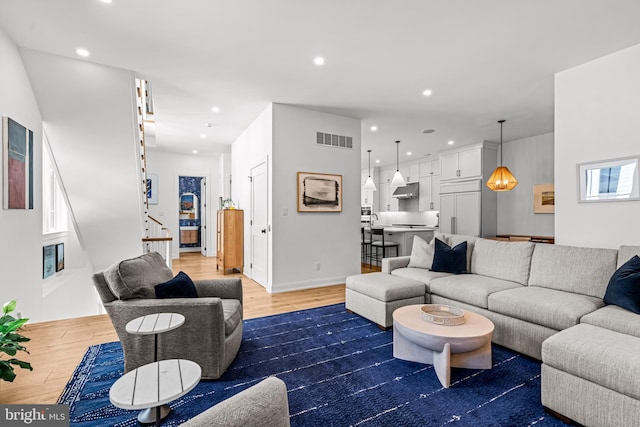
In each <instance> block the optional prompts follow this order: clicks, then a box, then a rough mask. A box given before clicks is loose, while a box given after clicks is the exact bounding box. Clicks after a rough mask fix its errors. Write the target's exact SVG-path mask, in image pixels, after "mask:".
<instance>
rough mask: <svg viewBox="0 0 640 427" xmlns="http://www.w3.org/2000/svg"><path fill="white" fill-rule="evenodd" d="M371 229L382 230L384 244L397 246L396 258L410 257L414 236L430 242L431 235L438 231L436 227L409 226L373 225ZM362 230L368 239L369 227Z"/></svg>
mask: <svg viewBox="0 0 640 427" xmlns="http://www.w3.org/2000/svg"><path fill="white" fill-rule="evenodd" d="M373 228H383V229H384V240H385V242H387V241H388V242H395V243H397V244H398V256H408V255H411V248H412V247H413V238H414V237H415V236H420V237H421V238H423V239H424V240H425V241H427V242H430V241H431V239H433V233H434V232H435V231H436V230H438V228H436V227H427V226H424V225H409V224H391V225H374V226H373ZM364 229H365V234H367V238H369V237H370V233H371V227H368V226H365V227H364Z"/></svg>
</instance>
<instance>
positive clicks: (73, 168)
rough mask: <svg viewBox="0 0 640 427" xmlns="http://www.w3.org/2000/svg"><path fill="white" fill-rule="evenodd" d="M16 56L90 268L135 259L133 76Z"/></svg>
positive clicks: (138, 218)
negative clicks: (34, 97) (37, 109)
mask: <svg viewBox="0 0 640 427" xmlns="http://www.w3.org/2000/svg"><path fill="white" fill-rule="evenodd" d="M20 53H21V55H22V58H23V62H24V64H25V69H26V71H27V75H28V76H29V80H30V82H31V86H32V88H33V91H34V93H35V96H36V99H37V102H38V106H39V109H40V112H41V114H42V120H43V121H44V124H43V127H44V130H45V132H46V134H47V137H48V139H49V143H50V146H51V149H52V152H53V155H54V157H55V159H56V163H57V165H58V169H59V171H60V177H61V179H62V182H63V185H64V188H65V191H66V193H67V196H68V198H69V202H70V205H71V210H72V211H73V213H74V216H75V218H76V222H77V224H78V229H79V232H80V240H81V242H83V243H84V245H85V248H86V250H87V253H88V254H89V257H90V259H91V263H92V265H93V268H94V269H95V271H99V270H103V269H104V268H106V267H108V266H109V265H111V264H113V263H114V262H116V261H119V260H121V259H124V258H130V257H134V256H137V255H139V254H141V253H142V242H141V238H142V213H143V210H142V178H141V172H140V169H139V165H138V163H137V159H138V155H137V151H136V149H137V147H138V140H137V130H136V123H135V75H134V74H133V72H131V71H126V70H122V69H117V68H112V67H106V66H102V65H98V64H93V63H90V62H87V61H82V60H75V59H69V58H64V57H61V56H57V55H50V54H46V53H42V52H38V51H34V50H29V49H21V51H20Z"/></svg>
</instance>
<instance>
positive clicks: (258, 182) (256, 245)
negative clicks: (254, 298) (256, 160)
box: [251, 162, 270, 287]
mask: <svg viewBox="0 0 640 427" xmlns="http://www.w3.org/2000/svg"><path fill="white" fill-rule="evenodd" d="M267 178H268V176H267V163H266V162H264V163H261V164H260V165H258V166H256V167H254V168H252V169H251V278H252V279H253V280H255V281H256V282H257V283H259V284H260V285H262V286H264V287H266V286H267V283H268V280H269V264H268V261H269V258H268V253H269V232H270V230H269V224H268V222H269V219H268V215H267V213H268V200H269V199H268V190H269V187H268V180H267Z"/></svg>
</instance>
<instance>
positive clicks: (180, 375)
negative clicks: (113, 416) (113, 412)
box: [109, 359, 202, 426]
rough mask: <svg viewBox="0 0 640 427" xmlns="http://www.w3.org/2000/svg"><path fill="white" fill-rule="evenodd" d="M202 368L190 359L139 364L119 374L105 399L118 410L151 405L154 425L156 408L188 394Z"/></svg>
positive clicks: (158, 423)
mask: <svg viewBox="0 0 640 427" xmlns="http://www.w3.org/2000/svg"><path fill="white" fill-rule="evenodd" d="M201 375H202V369H201V368H200V365H198V364H197V363H196V362H192V361H191V360H183V359H168V360H161V361H159V362H152V363H148V364H146V365H142V366H140V367H139V368H136V369H134V370H133V371H129V372H127V373H126V374H125V375H123V376H122V377H120V378H119V379H118V381H116V382H115V383H114V384H113V385H112V386H111V389H110V390H109V400H110V401H111V403H112V404H113V405H114V406H117V407H118V408H122V409H146V408H155V412H156V416H155V417H154V418H155V419H154V421H155V424H156V426H159V425H160V421H161V420H162V417H160V416H159V412H160V407H161V406H162V405H164V404H165V403H169V402H171V401H172V400H175V399H177V398H179V397H180V396H183V395H185V394H187V393H189V392H190V391H191V390H192V389H193V388H194V387H195V386H196V385H197V384H198V382H199V381H200V377H201Z"/></svg>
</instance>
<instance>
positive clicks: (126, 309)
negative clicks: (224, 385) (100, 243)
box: [93, 252, 243, 379]
mask: <svg viewBox="0 0 640 427" xmlns="http://www.w3.org/2000/svg"><path fill="white" fill-rule="evenodd" d="M172 277H173V273H172V271H171V269H169V267H167V265H166V264H165V262H164V259H163V258H162V256H161V255H160V254H158V253H157V252H153V253H148V254H144V255H141V256H139V257H137V258H132V259H128V260H124V261H120V262H119V263H116V264H114V265H113V266H111V267H109V268H108V269H106V270H105V271H102V272H99V273H96V274H94V275H93V284H94V285H95V287H96V290H97V291H98V294H99V295H100V299H101V300H102V303H103V305H104V307H105V309H106V311H107V313H108V314H109V317H110V318H111V322H112V323H113V326H114V328H115V330H116V332H117V333H118V337H119V338H120V342H121V344H122V348H123V350H124V368H125V372H129V371H131V370H133V369H135V368H137V367H139V366H142V365H144V364H147V363H150V362H153V357H154V356H153V355H154V336H153V335H132V334H129V333H127V331H126V330H125V326H126V324H127V323H128V322H129V321H130V320H133V319H135V318H136V317H140V316H144V315H147V314H153V313H163V312H171V313H180V314H182V315H183V316H184V317H185V323H184V324H183V325H182V326H180V327H179V328H177V329H175V330H172V331H169V332H165V333H161V334H158V336H157V338H158V360H163V359H178V358H179V359H188V360H192V361H194V362H196V363H197V364H198V365H200V367H201V368H202V379H218V378H220V376H221V375H222V374H223V373H224V371H225V370H226V369H227V368H228V367H229V365H230V364H231V362H233V360H234V359H235V357H236V355H237V354H238V350H239V349H240V344H241V342H242V318H243V316H242V281H241V280H240V279H239V278H228V279H213V280H195V281H194V284H195V286H196V291H197V293H198V298H167V299H156V298H155V291H154V286H155V285H156V284H158V283H162V282H165V281H167V280H169V279H171V278H172Z"/></svg>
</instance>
